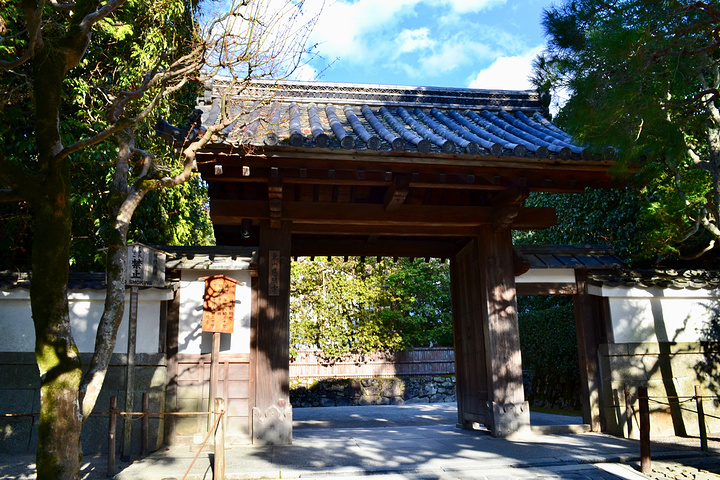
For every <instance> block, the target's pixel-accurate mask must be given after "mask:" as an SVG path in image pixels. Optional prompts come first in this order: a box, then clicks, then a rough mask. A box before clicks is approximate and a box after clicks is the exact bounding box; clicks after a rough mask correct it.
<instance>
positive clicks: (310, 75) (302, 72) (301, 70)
mask: <svg viewBox="0 0 720 480" xmlns="http://www.w3.org/2000/svg"><path fill="white" fill-rule="evenodd" d="M317 77H318V72H317V70H316V69H315V68H313V67H311V66H310V65H308V64H307V63H304V64H302V65H300V66H299V67H298V68H296V69H295V71H294V72H293V73H292V75H290V79H292V80H298V81H301V82H311V81H314V80H317Z"/></svg>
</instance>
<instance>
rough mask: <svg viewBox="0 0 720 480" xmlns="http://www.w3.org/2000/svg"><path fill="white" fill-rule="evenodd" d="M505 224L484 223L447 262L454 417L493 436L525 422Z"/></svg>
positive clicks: (518, 428)
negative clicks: (454, 380)
mask: <svg viewBox="0 0 720 480" xmlns="http://www.w3.org/2000/svg"><path fill="white" fill-rule="evenodd" d="M513 258H514V257H513V250H512V237H511V233H510V229H508V228H503V229H493V228H492V226H490V225H488V226H487V227H483V228H482V231H481V235H480V236H479V237H477V238H475V239H473V240H472V241H471V242H470V243H469V244H468V245H467V246H465V248H463V249H462V250H461V251H460V252H459V253H458V254H457V255H456V256H455V258H454V259H453V263H452V266H451V275H452V277H451V280H452V296H453V325H454V334H455V369H456V377H457V397H458V422H459V423H460V424H461V425H462V426H463V427H464V428H471V427H472V423H473V422H482V423H484V424H485V425H486V426H487V427H488V428H489V429H490V431H491V433H492V435H494V436H496V437H506V436H508V435H511V434H513V433H516V432H519V431H522V430H525V429H527V428H529V426H530V409H529V405H528V403H527V402H526V401H525V393H524V390H523V375H522V361H521V355H520V334H519V329H518V320H517V302H516V298H515V272H514V262H513Z"/></svg>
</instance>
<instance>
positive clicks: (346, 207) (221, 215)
mask: <svg viewBox="0 0 720 480" xmlns="http://www.w3.org/2000/svg"><path fill="white" fill-rule="evenodd" d="M270 208H271V207H270V205H269V202H266V201H254V200H219V199H213V200H211V201H210V216H211V218H212V220H213V222H214V223H216V224H217V225H239V224H240V222H241V221H242V219H243V218H251V219H253V220H262V219H266V218H270ZM281 209H282V218H283V220H292V221H293V225H295V224H299V225H301V224H304V223H310V224H313V225H337V226H353V225H357V226H367V227H380V226H392V225H396V226H404V227H428V226H443V227H447V228H452V227H471V226H479V225H489V224H491V223H492V220H493V211H492V208H491V207H473V206H436V205H433V206H428V205H402V206H400V207H398V208H397V209H396V210H394V211H392V212H386V211H385V207H384V205H377V204H341V203H313V202H305V203H300V202H282V206H281ZM556 223H557V217H556V214H555V209H553V208H540V207H538V208H520V209H519V212H518V215H517V216H516V217H515V219H514V222H513V224H512V228H515V229H539V228H547V227H551V226H553V225H555V224H556ZM412 233H413V231H412V230H410V231H408V234H412Z"/></svg>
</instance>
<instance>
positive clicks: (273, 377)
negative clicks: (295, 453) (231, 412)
mask: <svg viewBox="0 0 720 480" xmlns="http://www.w3.org/2000/svg"><path fill="white" fill-rule="evenodd" d="M273 226H274V225H273ZM290 242H291V224H290V223H289V222H286V221H282V222H280V225H279V228H271V225H270V222H269V221H264V222H262V223H261V225H260V249H259V252H258V283H257V310H255V311H256V314H257V322H256V332H255V336H254V338H255V342H254V345H253V349H254V352H253V358H254V360H255V362H254V370H255V371H254V391H255V402H254V407H253V409H252V429H253V431H252V435H253V443H257V444H275V445H285V444H290V443H292V406H291V405H290V395H289V358H290V352H289V348H290V345H289V344H290Z"/></svg>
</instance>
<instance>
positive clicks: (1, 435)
mask: <svg viewBox="0 0 720 480" xmlns="http://www.w3.org/2000/svg"><path fill="white" fill-rule="evenodd" d="M81 358H82V362H83V365H87V364H88V363H89V362H90V355H89V354H81ZM135 361H136V367H135V398H134V400H133V402H134V410H135V411H140V410H142V393H143V392H147V393H149V403H150V406H149V409H150V412H161V411H163V405H164V404H165V383H166V375H167V368H166V365H165V356H164V355H163V354H138V355H137V356H136V358H135ZM124 363H125V355H124V354H114V355H113V357H112V361H111V365H110V368H109V370H108V374H107V376H106V377H105V383H104V385H103V389H102V391H101V393H100V396H99V398H98V401H97V404H96V405H95V410H94V411H95V412H101V413H99V414H93V415H91V416H90V418H88V420H87V421H86V422H85V425H84V426H83V431H82V448H83V452H84V453H86V454H90V453H107V445H108V443H107V437H108V421H109V416H108V415H107V412H108V410H109V406H110V397H112V396H115V397H117V399H118V409H119V410H121V411H122V410H123V409H124V405H125V367H124ZM0 365H2V368H0V385H2V389H0V414H7V413H10V414H15V415H17V414H21V415H22V416H12V417H4V416H0V453H34V452H35V447H36V445H37V439H38V433H37V428H38V427H37V422H38V416H37V413H38V412H39V411H40V379H39V374H38V369H37V364H36V363H35V355H34V354H33V353H0ZM149 430H150V431H149V435H150V439H149V440H150V449H151V450H155V449H157V448H159V447H160V445H162V442H163V438H162V431H163V425H162V420H161V419H159V418H157V416H151V417H150V429H149ZM115 438H116V439H117V444H116V445H117V448H118V451H119V449H120V448H121V445H122V438H123V420H122V419H118V422H117V434H116V437H115ZM133 452H134V453H135V454H137V453H139V452H140V422H139V421H136V422H134V424H133Z"/></svg>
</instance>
